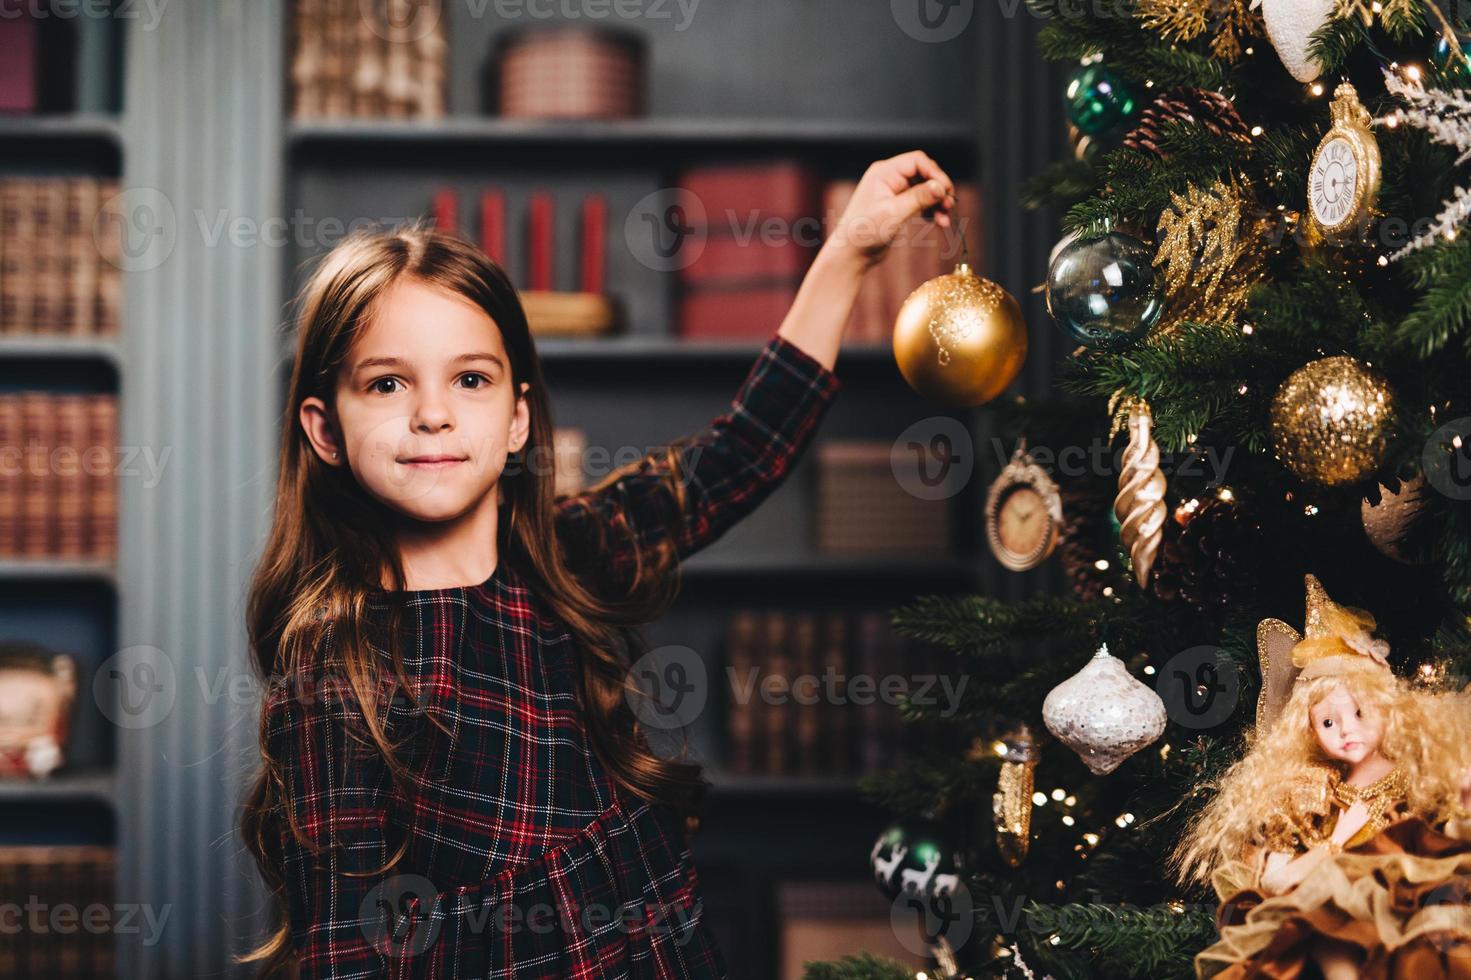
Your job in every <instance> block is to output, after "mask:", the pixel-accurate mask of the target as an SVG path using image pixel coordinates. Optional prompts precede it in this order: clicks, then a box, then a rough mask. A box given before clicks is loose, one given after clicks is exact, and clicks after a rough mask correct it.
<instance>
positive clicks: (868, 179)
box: [823, 150, 955, 267]
mask: <svg viewBox="0 0 1471 980" xmlns="http://www.w3.org/2000/svg"><path fill="white" fill-rule="evenodd" d="M954 206H955V184H954V182H952V181H951V180H950V177H949V175H948V174H946V173H945V171H943V170H941V169H940V165H939V164H937V163H936V162H935V161H934V160H931V159H930V157H929V155H928V154H926V153H925V152H924V151H922V150H911V151H910V152H908V153H901V154H899V155H898V156H896V157H890V158H889V159H887V160H879V161H877V162H875V163H873V164H871V165H870V166H869V168H868V170H866V171H864V174H863V178H862V179H861V180H859V181H858V186H857V187H856V188H855V189H854V191H853V196H852V197H851V198H850V199H849V200H848V206H847V207H846V208H844V210H843V214H842V217H840V218H839V219H838V221H837V223H836V224H835V225H834V226H833V230H832V233H831V234H830V235H829V236H828V240H827V242H826V243H824V245H823V249H824V250H829V249H830V250H833V251H835V252H837V253H840V254H842V255H844V256H847V257H850V258H853V259H856V260H857V261H858V262H859V263H860V264H861V265H863V266H865V267H867V266H871V265H873V264H874V263H876V262H878V261H879V259H881V258H883V257H884V253H885V252H886V251H888V248H889V246H890V245H892V244H893V242H894V239H895V237H896V236H897V235H898V234H899V229H900V228H902V227H904V224H905V222H907V221H908V220H909V219H910V218H912V217H914V216H915V215H916V214H920V213H924V214H925V215H926V216H929V217H932V218H933V220H934V222H935V224H937V225H939V226H940V227H941V228H949V227H950V226H951V209H952V208H954Z"/></svg>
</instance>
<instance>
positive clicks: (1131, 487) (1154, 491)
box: [1113, 399, 1168, 589]
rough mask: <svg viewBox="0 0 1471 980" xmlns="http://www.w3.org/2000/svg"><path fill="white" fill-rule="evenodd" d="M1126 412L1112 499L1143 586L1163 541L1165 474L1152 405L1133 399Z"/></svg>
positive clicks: (1122, 537) (1122, 536) (1136, 575)
mask: <svg viewBox="0 0 1471 980" xmlns="http://www.w3.org/2000/svg"><path fill="white" fill-rule="evenodd" d="M1125 411H1126V412H1127V414H1128V422H1127V423H1126V424H1127V427H1128V430H1129V444H1128V445H1127V446H1126V447H1125V448H1124V458H1123V468H1122V469H1121V470H1120V471H1119V492H1118V496H1116V497H1115V498H1114V501H1113V512H1114V515H1115V516H1116V517H1118V519H1119V541H1120V542H1121V543H1122V544H1123V546H1124V547H1125V548H1127V549H1129V557H1130V558H1131V559H1132V561H1133V566H1134V580H1135V581H1136V582H1138V583H1139V588H1141V589H1143V588H1146V587H1147V586H1148V583H1149V571H1150V569H1151V568H1153V567H1154V559H1155V557H1156V556H1157V555H1158V554H1159V547H1160V542H1161V541H1163V540H1164V527H1165V517H1166V515H1167V510H1168V509H1167V508H1166V507H1165V475H1164V473H1163V472H1162V471H1161V470H1160V468H1159V446H1158V444H1156V443H1155V441H1154V436H1153V435H1152V434H1151V430H1152V429H1153V426H1154V416H1153V415H1152V414H1150V411H1149V405H1148V404H1146V403H1145V402H1144V401H1142V400H1140V399H1134V400H1133V401H1131V402H1130V403H1129V404H1128V405H1127V407H1126V408H1125Z"/></svg>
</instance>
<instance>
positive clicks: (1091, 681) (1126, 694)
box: [1042, 643, 1169, 776]
mask: <svg viewBox="0 0 1471 980" xmlns="http://www.w3.org/2000/svg"><path fill="white" fill-rule="evenodd" d="M1168 719H1169V714H1168V712H1166V710H1165V703H1164V701H1162V700H1160V696H1159V695H1158V694H1157V693H1155V691H1154V690H1153V689H1152V688H1150V687H1148V686H1147V685H1145V684H1143V683H1141V682H1140V681H1139V680H1138V679H1137V678H1135V677H1134V676H1133V675H1132V674H1130V673H1129V671H1128V669H1127V668H1126V667H1125V666H1124V662H1123V661H1122V660H1120V659H1118V658H1117V657H1115V656H1113V655H1112V654H1110V653H1109V652H1108V644H1106V643H1105V644H1103V645H1101V646H1100V647H1099V648H1098V652H1097V653H1096V654H1094V655H1093V659H1092V660H1090V661H1088V664H1087V666H1085V667H1084V668H1083V669H1082V670H1080V671H1078V672H1077V673H1076V674H1074V675H1073V676H1072V677H1069V678H1068V679H1067V680H1065V681H1063V682H1062V683H1061V684H1059V685H1057V686H1056V687H1055V688H1053V689H1052V693H1050V694H1048V695H1047V700H1046V701H1044V702H1042V721H1043V722H1045V723H1046V725H1047V730H1048V731H1049V732H1051V733H1052V734H1053V736H1054V737H1055V738H1056V739H1057V740H1058V741H1059V742H1062V743H1063V744H1064V745H1066V746H1067V747H1068V748H1070V749H1072V750H1073V751H1074V752H1076V753H1077V754H1078V755H1079V757H1081V758H1082V760H1083V763H1084V764H1085V765H1087V767H1088V768H1089V770H1091V771H1092V773H1093V774H1094V775H1095V776H1102V775H1104V774H1105V773H1110V772H1113V771H1114V770H1115V769H1117V768H1118V767H1119V766H1120V764H1122V763H1123V761H1124V760H1125V759H1127V758H1128V757H1129V756H1131V755H1133V754H1134V753H1135V752H1138V751H1139V750H1140V749H1142V748H1144V747H1145V746H1146V745H1149V744H1150V743H1151V742H1153V741H1155V740H1156V739H1157V738H1159V737H1160V736H1161V735H1163V734H1164V730H1165V722H1166V721H1167V720H1168Z"/></svg>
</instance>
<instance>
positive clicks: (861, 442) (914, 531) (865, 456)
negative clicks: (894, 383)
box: [817, 439, 955, 556]
mask: <svg viewBox="0 0 1471 980" xmlns="http://www.w3.org/2000/svg"><path fill="white" fill-rule="evenodd" d="M910 448H911V447H907V446H897V447H896V446H895V445H894V444H893V443H891V442H883V441H879V440H867V439H832V440H827V441H825V442H821V443H819V444H818V446H817V550H818V551H820V552H822V553H823V554H829V555H895V554H904V555H927V556H941V555H947V554H950V553H951V552H952V551H953V550H954V549H953V547H952V542H953V541H954V538H955V534H954V531H953V527H952V524H953V509H952V507H951V501H950V500H949V499H947V498H946V497H944V496H938V497H935V498H934V499H932V498H931V496H922V495H921V493H922V492H923V491H925V490H927V489H930V488H927V487H925V486H924V485H923V484H919V485H918V486H905V485H904V484H903V483H901V482H900V481H899V480H897V479H895V467H894V457H893V454H894V453H896V452H898V453H907V452H908V451H909V449H910ZM921 448H925V447H921ZM926 452H928V449H927V448H926ZM901 462H902V463H904V464H906V465H905V471H906V472H910V473H912V475H913V476H914V477H915V479H916V480H918V479H919V478H920V477H921V476H923V475H925V474H928V475H929V476H931V477H935V478H937V479H938V478H940V476H941V474H942V473H943V472H944V471H943V470H941V469H940V468H939V466H938V464H931V463H926V462H921V464H920V466H921V468H920V469H918V470H916V469H914V468H913V466H914V458H913V457H908V458H901ZM934 489H936V490H940V489H943V487H942V485H940V484H937V485H936V487H935V488H934Z"/></svg>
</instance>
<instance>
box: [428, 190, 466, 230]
mask: <svg viewBox="0 0 1471 980" xmlns="http://www.w3.org/2000/svg"><path fill="white" fill-rule="evenodd" d="M459 211H460V196H459V195H458V194H456V193H455V192H454V190H453V189H451V188H448V187H446V188H445V189H444V190H440V191H435V192H434V224H435V226H436V227H438V228H441V229H443V230H444V231H454V230H455V229H456V228H457V227H459V221H458V218H459Z"/></svg>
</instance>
